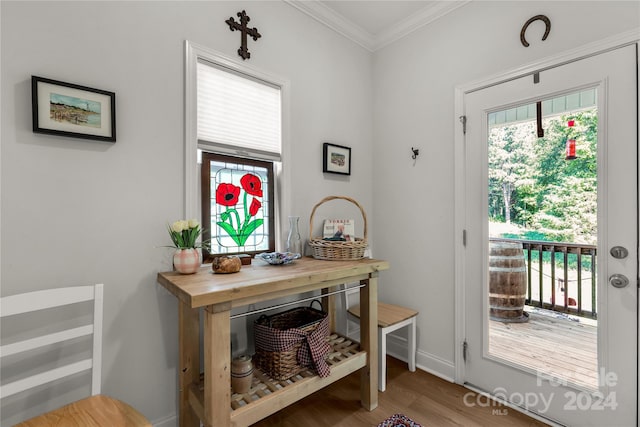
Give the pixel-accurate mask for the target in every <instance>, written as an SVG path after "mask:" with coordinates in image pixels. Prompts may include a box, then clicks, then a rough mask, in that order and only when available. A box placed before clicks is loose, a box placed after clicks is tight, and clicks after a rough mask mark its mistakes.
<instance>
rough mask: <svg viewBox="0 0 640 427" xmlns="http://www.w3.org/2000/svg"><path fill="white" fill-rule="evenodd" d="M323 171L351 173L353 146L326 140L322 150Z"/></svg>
mask: <svg viewBox="0 0 640 427" xmlns="http://www.w3.org/2000/svg"><path fill="white" fill-rule="evenodd" d="M322 172H329V173H339V174H342V175H351V148H349V147H344V146H342V145H335V144H330V143H328V142H325V143H324V144H323V152H322Z"/></svg>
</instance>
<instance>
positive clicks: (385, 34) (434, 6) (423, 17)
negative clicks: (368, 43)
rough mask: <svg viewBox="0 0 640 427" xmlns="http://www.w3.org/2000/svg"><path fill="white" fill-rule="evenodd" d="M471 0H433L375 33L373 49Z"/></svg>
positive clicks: (383, 45) (403, 35) (389, 42)
mask: <svg viewBox="0 0 640 427" xmlns="http://www.w3.org/2000/svg"><path fill="white" fill-rule="evenodd" d="M470 2H471V0H460V1H435V2H433V3H431V4H429V5H428V6H426V7H425V8H424V9H421V10H419V11H418V12H416V13H414V14H413V15H411V16H409V17H407V18H406V19H403V20H402V21H400V22H398V23H397V24H396V25H394V26H393V27H390V28H387V29H386V30H384V31H382V32H381V33H380V34H378V35H377V37H376V38H375V43H374V51H376V50H378V49H382V48H383V47H385V46H387V45H389V44H391V43H393V42H395V41H398V40H399V39H401V38H403V37H405V36H407V35H409V34H411V33H412V32H414V31H416V30H418V29H419V28H421V27H424V26H425V25H427V24H430V23H431V22H433V21H435V20H437V19H439V18H442V17H443V16H445V15H447V14H448V13H451V12H453V11H454V10H456V9H458V8H459V7H462V6H464V5H465V4H467V3H470Z"/></svg>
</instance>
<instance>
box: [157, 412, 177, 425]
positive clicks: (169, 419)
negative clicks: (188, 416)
mask: <svg viewBox="0 0 640 427" xmlns="http://www.w3.org/2000/svg"><path fill="white" fill-rule="evenodd" d="M151 425H153V427H177V426H178V414H173V415H169V416H166V417H164V418H161V419H159V420H156V421H153V422H152V423H151Z"/></svg>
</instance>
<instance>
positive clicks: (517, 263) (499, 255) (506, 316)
mask: <svg viewBox="0 0 640 427" xmlns="http://www.w3.org/2000/svg"><path fill="white" fill-rule="evenodd" d="M526 296H527V271H526V266H525V262H524V253H523V251H522V243H519V242H491V243H490V245H489V318H490V319H491V320H497V321H499V322H510V323H522V322H526V321H528V320H529V315H528V314H527V313H525V312H524V311H523V309H524V302H525V299H526Z"/></svg>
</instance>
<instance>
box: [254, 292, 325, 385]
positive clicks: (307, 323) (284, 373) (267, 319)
mask: <svg viewBox="0 0 640 427" xmlns="http://www.w3.org/2000/svg"><path fill="white" fill-rule="evenodd" d="M314 302H318V303H320V301H318V300H313V301H312V302H311V305H313V303H314ZM328 321H329V317H328V316H327V313H326V312H325V311H322V310H317V309H315V308H313V307H296V308H292V309H291V310H287V311H283V312H281V313H276V314H274V315H271V316H261V317H260V318H259V319H256V320H255V321H254V323H255V325H260V326H262V327H259V328H256V327H254V334H255V343H256V354H255V356H254V361H255V364H256V367H258V369H260V370H261V371H263V372H265V373H267V374H268V375H269V376H271V377H272V378H273V379H276V380H288V379H289V378H291V377H293V376H294V375H296V374H297V373H299V372H300V371H302V370H304V369H305V368H307V366H301V365H300V364H299V363H298V358H297V355H298V350H299V349H300V347H301V346H302V344H303V342H299V343H297V344H295V345H293V347H292V348H290V349H289V350H286V351H267V350H266V349H264V348H262V346H261V345H260V342H261V341H265V340H266V341H268V340H274V339H276V338H275V336H276V334H277V332H279V331H286V330H288V329H293V328H295V329H299V330H301V331H302V332H312V331H314V330H315V329H316V328H317V327H318V326H319V325H320V322H328ZM326 329H327V331H328V330H329V328H328V325H327V328H326ZM327 337H328V335H327Z"/></svg>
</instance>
